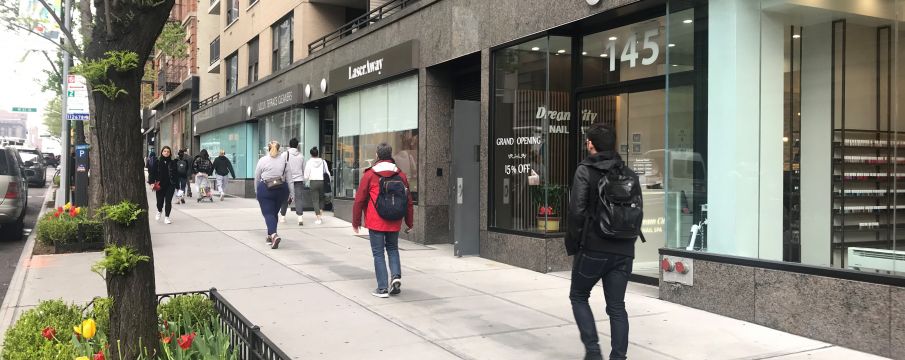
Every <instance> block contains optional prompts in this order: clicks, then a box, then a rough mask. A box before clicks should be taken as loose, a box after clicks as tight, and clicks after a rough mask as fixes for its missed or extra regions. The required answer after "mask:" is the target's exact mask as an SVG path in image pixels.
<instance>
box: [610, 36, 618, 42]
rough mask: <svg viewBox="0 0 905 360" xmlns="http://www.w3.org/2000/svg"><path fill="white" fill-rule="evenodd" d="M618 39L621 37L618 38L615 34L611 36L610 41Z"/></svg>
mask: <svg viewBox="0 0 905 360" xmlns="http://www.w3.org/2000/svg"><path fill="white" fill-rule="evenodd" d="M616 40H619V38H617V37H615V36H610V41H616Z"/></svg>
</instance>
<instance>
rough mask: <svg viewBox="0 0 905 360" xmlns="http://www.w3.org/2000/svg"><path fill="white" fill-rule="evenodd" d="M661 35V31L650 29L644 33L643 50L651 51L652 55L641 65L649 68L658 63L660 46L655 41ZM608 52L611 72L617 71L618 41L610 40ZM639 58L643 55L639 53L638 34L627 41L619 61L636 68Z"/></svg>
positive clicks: (607, 46)
mask: <svg viewBox="0 0 905 360" xmlns="http://www.w3.org/2000/svg"><path fill="white" fill-rule="evenodd" d="M659 35H660V30H659V29H650V30H647V31H645V32H644V41H643V43H642V44H641V48H642V51H643V50H650V55H649V56H647V57H644V58H641V65H645V66H647V65H651V64H653V63H655V62H657V58H658V57H659V56H660V44H657V42H656V41H654V39H655V38H656V37H657V36H659ZM606 52H607V57H609V59H610V71H616V40H610V42H609V43H607V45H606ZM639 57H641V55H640V54H639V53H638V34H632V35H631V36H629V37H628V39H626V40H625V46H624V47H623V48H622V55H621V56H619V61H622V62H626V61H627V62H628V63H629V67H635V66H636V65H637V63H638V58H639Z"/></svg>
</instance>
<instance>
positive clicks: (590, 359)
mask: <svg viewBox="0 0 905 360" xmlns="http://www.w3.org/2000/svg"><path fill="white" fill-rule="evenodd" d="M584 360H603V354H602V353H599V352H595V351H589V352H587V353H585V354H584Z"/></svg>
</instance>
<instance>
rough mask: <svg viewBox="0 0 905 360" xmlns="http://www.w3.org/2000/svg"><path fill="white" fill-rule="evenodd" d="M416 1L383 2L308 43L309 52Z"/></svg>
mask: <svg viewBox="0 0 905 360" xmlns="http://www.w3.org/2000/svg"><path fill="white" fill-rule="evenodd" d="M416 1H418V0H392V1H390V2H388V3H386V4H383V5H381V6H380V7H378V8H376V9H374V10H371V12H369V13H367V14H364V15H362V16H359V17H358V18H356V19H355V20H352V21H350V22H348V23H346V24H345V25H343V26H340V27H339V29H336V30H334V31H333V32H331V33H329V34H327V35H326V36H324V37H322V38H320V39H317V40H314V42H312V43H310V44H308V53H309V54H312V53H314V52H315V51H319V50H323V49H324V48H326V47H327V46H329V45H330V44H332V43H334V42H336V41H339V40H340V39H342V38H344V37H346V36H349V35H352V34H353V33H355V32H356V31H358V30H360V29H363V28H365V27H368V26H370V25H371V24H373V23H376V22H378V21H380V20H383V19H385V18H387V17H389V16H392V15H393V14H395V13H397V12H399V11H402V9H403V8H405V7H406V6H408V5H410V4H411V3H414V2H416Z"/></svg>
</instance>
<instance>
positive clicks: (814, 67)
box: [801, 23, 833, 266]
mask: <svg viewBox="0 0 905 360" xmlns="http://www.w3.org/2000/svg"><path fill="white" fill-rule="evenodd" d="M801 33H802V43H801V52H802V59H801V148H802V149H805V150H804V151H802V152H801V184H802V187H801V262H802V263H803V264H808V265H823V266H829V265H830V243H831V242H832V235H831V231H830V230H831V229H832V217H831V213H830V211H831V209H832V206H833V204H832V196H831V191H832V178H831V174H832V171H833V169H832V160H833V159H832V157H833V152H832V151H831V148H830V144H832V131H833V122H832V121H831V119H832V111H833V108H832V106H830V104H832V102H833V100H832V88H833V83H832V77H831V76H830V75H831V74H832V73H833V70H832V59H833V55H832V45H833V44H832V34H833V28H832V25H831V24H830V23H824V24H817V25H812V26H807V27H805V28H804V29H802V32H801ZM808 149H813V150H811V151H808ZM820 149H824V150H823V151H821V150H820Z"/></svg>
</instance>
